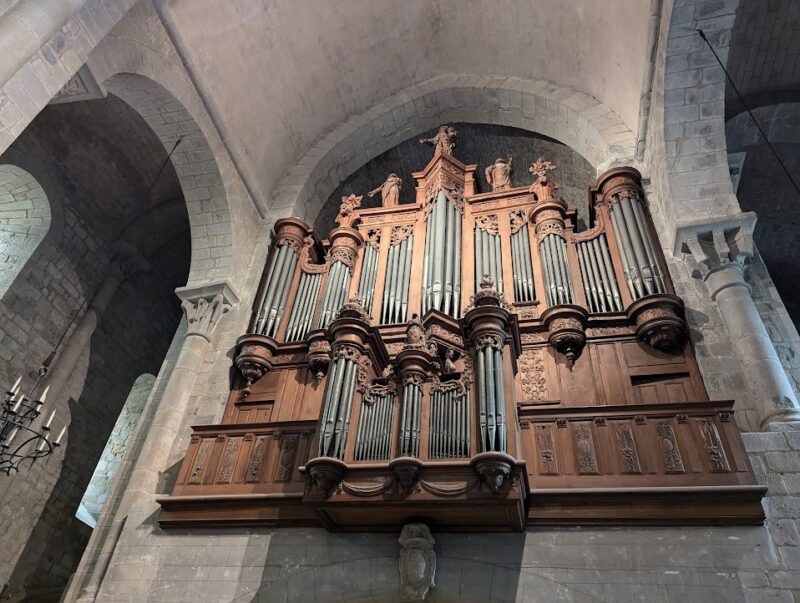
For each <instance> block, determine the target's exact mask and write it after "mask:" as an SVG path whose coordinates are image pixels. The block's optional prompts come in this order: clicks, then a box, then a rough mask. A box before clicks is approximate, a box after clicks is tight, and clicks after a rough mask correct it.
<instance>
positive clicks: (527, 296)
mask: <svg viewBox="0 0 800 603" xmlns="http://www.w3.org/2000/svg"><path fill="white" fill-rule="evenodd" d="M511 259H512V265H513V270H514V287H515V291H514V299H516V301H518V302H531V301H534V300H535V299H536V294H535V293H534V287H533V266H532V265H531V247H530V239H529V235H528V225H527V224H524V225H523V226H522V227H521V228H520V229H519V230H518V231H517V232H515V233H513V234H512V235H511Z"/></svg>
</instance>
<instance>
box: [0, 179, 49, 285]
mask: <svg viewBox="0 0 800 603" xmlns="http://www.w3.org/2000/svg"><path fill="white" fill-rule="evenodd" d="M50 218H51V214H50V203H49V202H48V200H47V195H46V194H45V192H44V189H43V188H42V186H41V185H40V184H39V182H37V181H36V179H35V178H34V177H33V176H32V175H31V174H29V173H28V172H27V171H25V170H23V169H22V168H20V167H17V166H15V165H11V164H0V299H2V297H3V296H5V294H6V292H7V291H8V290H9V289H10V288H11V285H12V284H13V283H14V280H15V279H16V278H17V276H18V275H19V274H20V272H22V270H23V268H24V267H25V265H26V264H27V262H28V260H29V259H30V258H31V256H32V255H33V253H34V252H35V251H36V249H37V248H38V247H39V245H40V244H41V243H42V241H43V240H44V238H45V236H46V235H47V232H48V230H49V229H50Z"/></svg>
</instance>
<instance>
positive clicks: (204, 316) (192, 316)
mask: <svg viewBox="0 0 800 603" xmlns="http://www.w3.org/2000/svg"><path fill="white" fill-rule="evenodd" d="M175 294H176V295H177V296H178V297H179V298H180V299H181V307H182V308H183V311H184V312H185V313H186V322H187V324H188V328H187V331H186V334H187V336H188V335H198V336H200V337H203V338H204V339H206V340H209V341H210V340H211V335H212V334H213V333H214V329H215V328H216V326H217V323H218V322H219V319H220V318H221V317H222V315H223V314H225V313H226V312H228V311H229V310H231V309H232V308H234V307H236V305H237V304H238V303H239V296H238V295H236V292H235V291H234V290H233V287H231V285H230V283H229V282H228V281H227V280H223V281H214V282H210V283H206V284H204V285H198V286H195V287H191V286H190V287H178V288H177V289H175Z"/></svg>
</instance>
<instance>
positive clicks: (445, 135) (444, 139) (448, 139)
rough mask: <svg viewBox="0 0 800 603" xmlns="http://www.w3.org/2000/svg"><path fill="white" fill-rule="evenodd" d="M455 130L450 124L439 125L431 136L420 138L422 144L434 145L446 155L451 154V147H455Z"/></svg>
mask: <svg viewBox="0 0 800 603" xmlns="http://www.w3.org/2000/svg"><path fill="white" fill-rule="evenodd" d="M456 134H457V132H456V130H455V128H453V127H452V126H439V131H438V132H437V133H436V136H434V137H433V138H420V139H419V141H420V143H422V144H429V145H433V146H434V147H436V150H437V151H441V152H442V153H446V154H447V155H452V154H453V149H455V148H456Z"/></svg>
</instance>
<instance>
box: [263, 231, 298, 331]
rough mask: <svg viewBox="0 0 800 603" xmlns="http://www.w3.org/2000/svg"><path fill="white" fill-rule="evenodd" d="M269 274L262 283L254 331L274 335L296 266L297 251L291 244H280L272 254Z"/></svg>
mask: <svg viewBox="0 0 800 603" xmlns="http://www.w3.org/2000/svg"><path fill="white" fill-rule="evenodd" d="M274 256H275V259H274V262H271V264H272V265H271V267H270V270H269V275H268V277H267V280H266V282H265V284H264V293H263V299H262V302H261V304H260V308H259V312H258V320H257V321H256V328H255V332H256V333H260V334H261V335H266V336H268V337H274V336H275V333H276V332H277V331H278V326H279V325H280V321H281V318H283V313H284V311H285V308H286V297H287V295H288V293H289V285H290V284H291V281H292V277H293V276H294V270H295V267H296V266H297V252H296V251H295V250H294V248H292V246H291V245H288V244H287V245H281V246H280V248H278V250H277V253H275V254H274Z"/></svg>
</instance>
